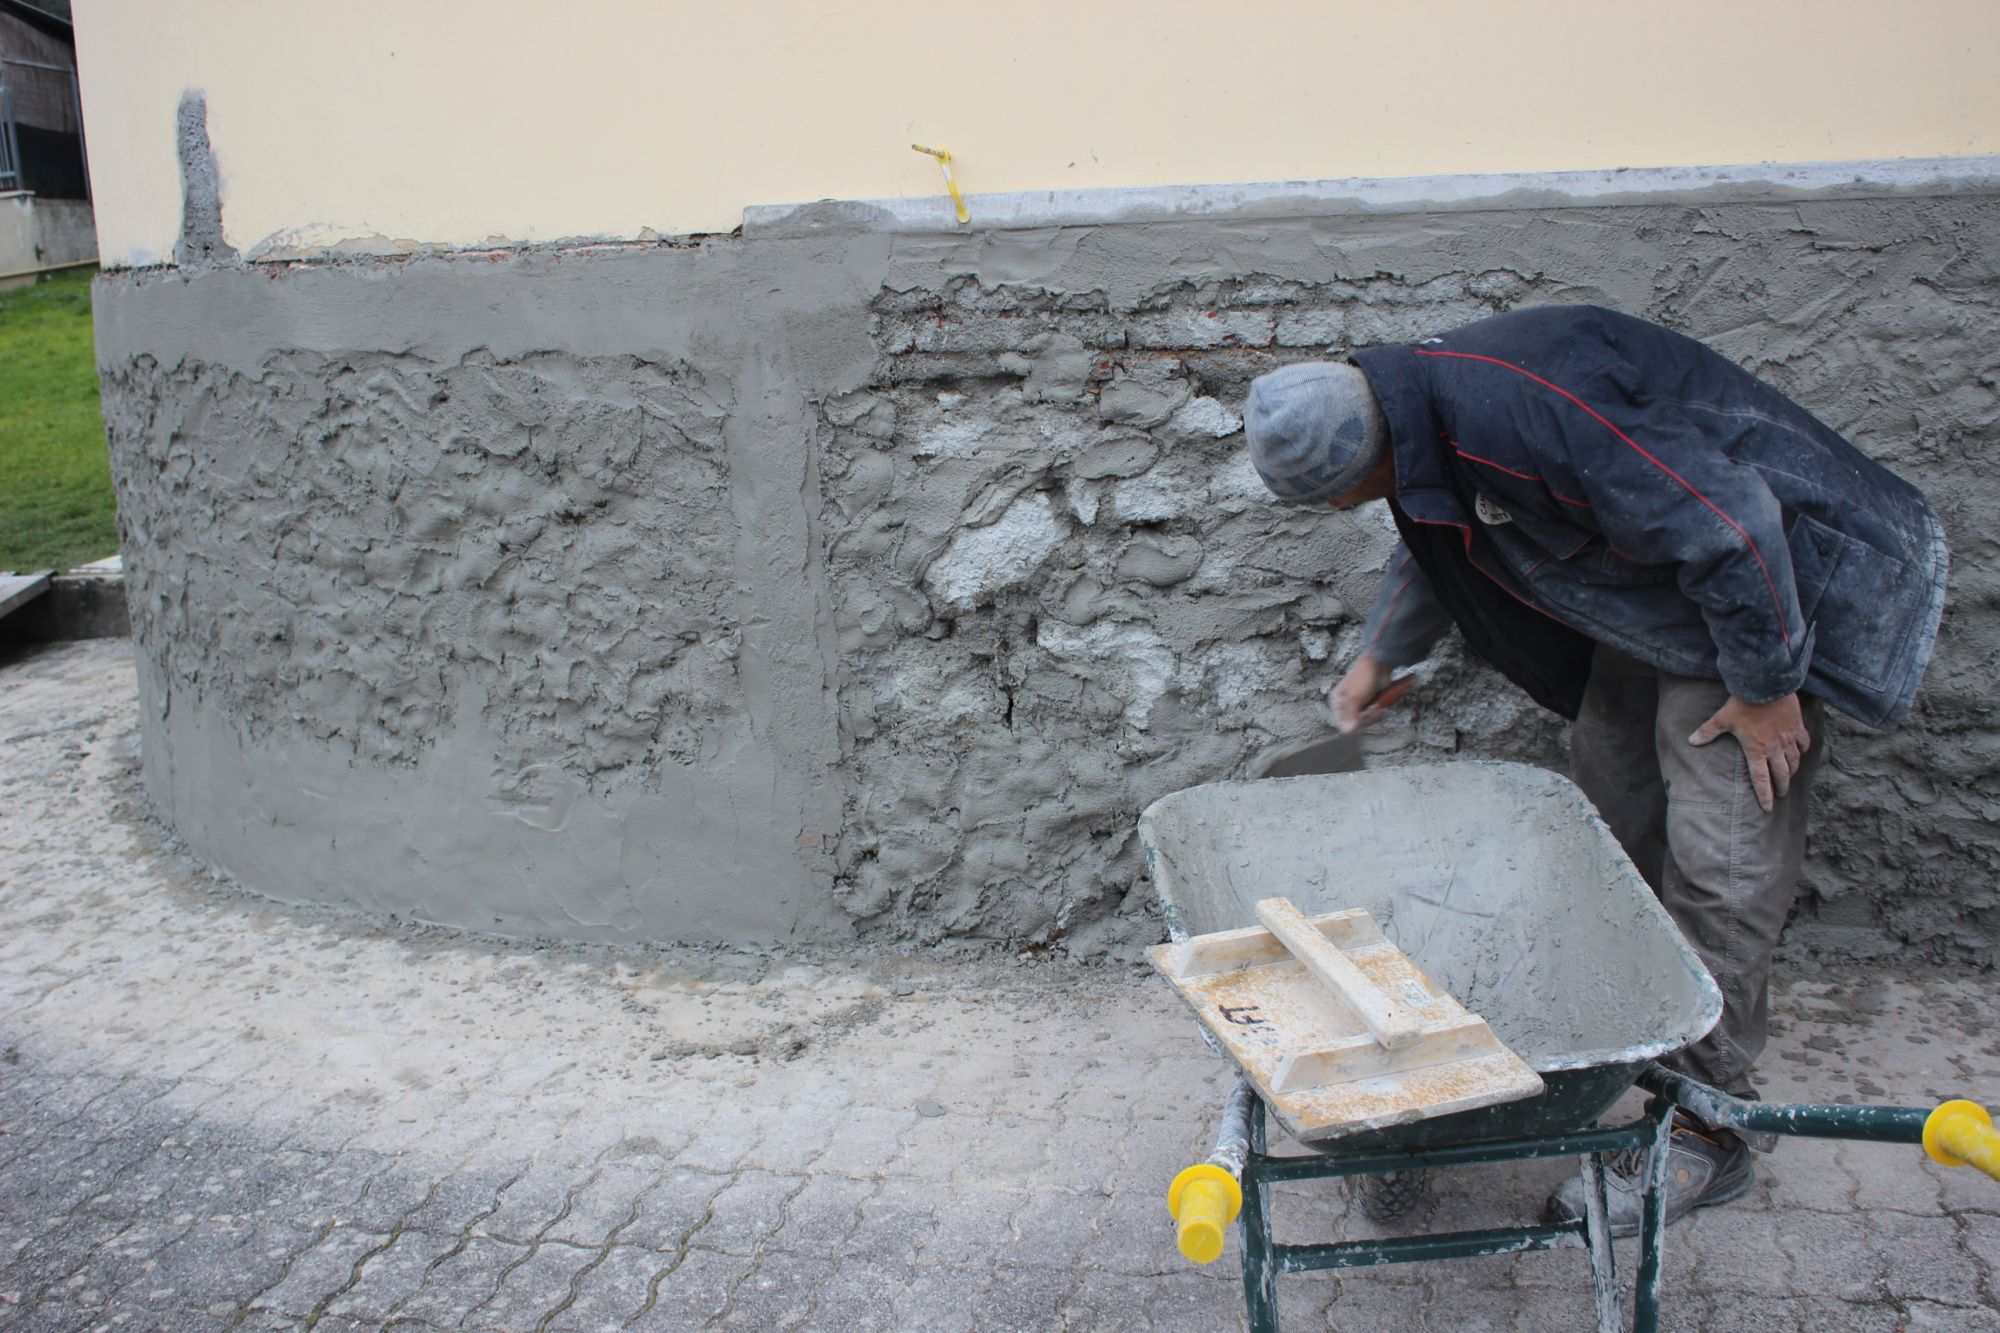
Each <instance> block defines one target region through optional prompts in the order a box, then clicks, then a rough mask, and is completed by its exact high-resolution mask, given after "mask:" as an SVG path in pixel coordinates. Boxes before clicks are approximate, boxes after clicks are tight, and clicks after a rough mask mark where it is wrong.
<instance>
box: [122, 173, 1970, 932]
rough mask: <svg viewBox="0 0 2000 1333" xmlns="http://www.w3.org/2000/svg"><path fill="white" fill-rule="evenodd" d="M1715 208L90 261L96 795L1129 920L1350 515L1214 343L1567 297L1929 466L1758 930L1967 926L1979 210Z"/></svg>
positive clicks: (617, 867)
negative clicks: (1244, 433) (1911, 596)
mask: <svg viewBox="0 0 2000 1333" xmlns="http://www.w3.org/2000/svg"><path fill="white" fill-rule="evenodd" d="M1743 193H1744V192H1743V191H1742V190H1740V189H1739V190H1736V191H1734V192H1733V195H1732V196H1727V197H1725V196H1719V195H1714V194H1707V193H1704V192H1703V191H1701V190H1699V189H1692V190H1690V191H1688V192H1686V193H1685V194H1684V195H1682V196H1678V197H1670V198H1669V197H1657V196H1655V197H1652V198H1649V199H1648V200H1646V201H1643V202H1633V203H1630V204H1622V205H1621V204H1619V203H1616V202H1604V201H1598V202H1591V203H1578V204H1576V205H1574V206H1564V205H1563V204H1561V203H1560V202H1556V203H1551V202H1549V201H1547V200H1546V199H1538V200H1537V201H1536V203H1535V204H1534V206H1531V207H1530V206H1514V207H1508V206H1503V205H1502V204H1498V203H1496V204H1495V205H1494V206H1491V207H1486V208H1477V207H1463V206H1460V207H1456V208H1454V209H1449V210H1444V209H1438V210H1415V211H1409V210H1405V211H1395V212H1361V211H1357V210H1352V209H1346V210H1343V209H1340V208H1329V209H1326V210H1323V211H1322V212H1320V213H1319V214H1318V215H1316V216H1296V215H1294V216H1225V217H1211V218H1204V219H1200V220H1192V219H1190V220H1162V221H1154V222H1147V223H1125V224H1105V225H1086V224H1082V223H1079V224H1077V225H1066V226H1050V227H1045V228H1017V229H1010V230H994V231H982V230H979V229H977V228H974V229H972V230H970V231H969V232H965V233H957V234H939V233H936V232H934V231H927V230H923V229H920V228H919V229H903V228H900V227H898V226H897V225H894V224H893V223H892V222H886V221H885V220H884V219H883V217H882V216H881V215H879V214H877V213H875V212H872V211H871V210H869V209H866V208H839V207H835V208H828V207H821V208H808V209H804V210H801V211H800V212H798V213H797V214H796V215H792V216H789V217H779V218H777V219H774V220H769V221H767V222H765V223H763V224H760V225H758V226H755V227H752V228H751V229H749V230H748V231H747V232H746V233H745V234H744V235H741V236H736V237H716V238H708V239H705V240H701V241H699V242H691V243H682V244H666V243H661V244H623V245H615V246H595V247H587V248H571V249H540V250H534V249H530V250H509V251H493V252H480V253H458V254H452V255H444V256H428V257H418V258H410V259H405V260H397V261H383V260H364V261H349V262H324V263H298V264H289V265H271V266H251V267H245V266H243V265H240V264H236V263H228V262H225V263H216V264H211V265H207V266H191V267H189V268H187V269H184V270H160V271H149V272H132V273H124V274H113V275H108V276H106V277H105V278H103V279H100V289H99V298H98V303H97V308H98V319H99V349H100V358H101V362H102V369H103V373H104V384H105V391H106V420H107V425H108V428H109V430H110V434H111V439H112V447H113V457H114V464H115V469H116V474H117V478H118V484H119V492H120V505H121V521H122V522H123V524H124V526H125V554H126V560H127V565H128V571H129V577H130V579H131V581H132V597H131V604H132V612H133V620H134V631H135V635H136V637H137V641H138V643H139V646H140V650H141V652H140V657H141V663H142V668H141V688H142V691H143V693H144V697H145V700H146V703H147V733H146V741H145V755H146V767H147V774H148V780H149V782H150V784H151V786H152V789H153V791H154V793H155V794H156V796H157V798H158V799H159V801H160V803H161V806H162V808H163V810H164V811H165V813H166V814H167V816H168V817H169V818H170V819H171V821H172V822H173V823H174V825H175V827H176V828H177V829H178V830H179V831H180V832H181V834H182V835H183V836H184V837H185V838H186V840H187V841H188V843H189V844H190V846H192V847H193V848H195V849H196V850H197V851H198V852H200V853H202V854H204V855H206V856H207V857H209V858H210V859H211V860H213V861H214V862H215V863H216V864H217V865H218V866H220V867H221V868H223V869H225V870H227V871H229V872H231V873H233V874H235V875H237V876H238V877H240V878H241V879H242V880H243V881H244V882H245V883H247V884H248V885H250V886H251V887H253V888H256V889H259V890H261V891H263V892H266V893H270V894H273V895H275V896H278V897H283V898H288V899H300V900H313V901H330V902H338V903H345V904H351V905H354V906H358V907H362V908H364V909H366V910H370V911H373V912H378V913H393V914H397V915H406V916H411V917H417V918H421V919H426V920H434V921H441V922H445V923H449V924H455V925H463V926H470V927H475V928H480V929H487V930H498V931H503V932H507V933H514V934H550V935H561V936H568V937H580V938H592V939H618V940H639V939H685V940H717V941H729V942H737V943H744V942H765V943H768V942H773V941H814V942H827V941H856V940H858V941H860V942H861V943H863V944H868V945H881V946H891V945H893V946H906V945H914V944H925V943H933V942H937V941H941V940H947V939H966V940H974V941H1005V942H1007V943H1010V944H1012V945H1015V946H1018V947H1049V948H1059V949H1068V950H1071V951H1074V952H1079V953H1096V952H1104V951H1112V952H1123V951H1127V950H1129V949H1131V948H1132V947H1133V946H1135V945H1137V944H1139V943H1143V942H1146V941H1150V940H1152V939H1154V938H1157V937H1158V935H1159V933H1160V930H1161V927H1160V924H1159V922H1158V919H1157V917H1156V916H1155V915H1154V914H1153V912H1152V909H1151V905H1150V899H1149V895H1148V892H1147V885H1146V881H1145V867H1144V865H1143V863H1142V859H1141V857H1140V855H1139V853H1138V850H1137V847H1136V844H1135V841H1134V839H1133V836H1132V830H1133V825H1134V821H1135V819H1136V817H1137V814H1138V812H1139V810H1140V809H1142V808H1143V807H1144V805H1145V804H1146V803H1147V802H1149V801H1151V800H1152V799H1154V798H1156V797H1158V796H1160V795H1162V794H1164V793H1166V792H1169V791H1173V790H1176V789H1178V788H1181V787H1185V786H1189V785H1192V784H1195V783H1199V782H1204V781H1209V780H1214V779H1218V778H1224V777H1229V776H1232V775H1235V774H1236V773H1238V772H1240V770H1241V767H1242V765H1243V763H1244V761H1245V760H1246V759H1247V758H1248V757H1249V756H1250V755H1252V754H1254V753H1255V752H1256V751H1257V750H1258V749H1260V748H1261V747H1262V746H1264V745H1266V744H1269V743H1271V742H1273V741H1274V740H1278V739H1284V738H1289V737H1293V736H1298V735H1303V734H1305V733H1307V732H1308V731H1310V730H1311V729H1313V728H1314V727H1316V726H1318V725H1319V723H1318V721H1317V719H1316V717H1315V711H1314V709H1315V702H1316V697H1317V695H1318V694H1319V692H1320V691H1321V690H1322V689H1323V688H1324V686H1325V684H1326V683H1327V682H1328V681H1329V680H1330V679H1331V678H1332V677H1333V676H1334V675H1335V674H1336V673H1337V671H1338V670H1339V668H1340V667H1341V666H1342V665H1343V664H1344V663H1345V661H1346V660H1347V659H1348V658H1349V657H1351V655H1352V653H1353V651H1354V650H1355V647H1356V644H1355V638H1356V631H1357V625H1358V621H1359V619H1360V616H1361V614H1362V612H1363V611H1364V610H1365V608H1366V605H1367V602H1368V599H1369V597H1370V595H1371V593H1372V591H1373V584H1374V580H1375V576H1376V573H1377V571H1379V569H1380V568H1381V565H1382V563H1383V561H1384V560H1385V558H1386V556H1387V553H1388V550H1389V546H1390V543H1391V540H1392V538H1391V534H1390V531H1389V529H1388V527H1387V525H1386V524H1385V522H1384V520H1383V516H1382V515H1381V514H1380V513H1379V512H1371V511H1362V512H1359V513H1356V514H1347V515H1342V514H1333V513H1329V512H1324V511H1300V510H1294V509H1285V508H1280V507H1277V506H1275V505H1272V504H1270V503H1269V502H1268V501H1267V500H1266V498H1265V496H1264V495H1263V493H1262V490H1261V487H1260V486H1259V484H1258V483H1257V481H1256V479H1255V477H1254V475H1253V474H1252V473H1251V472H1250V470H1249V469H1248V467H1247V465H1246V463H1245V460H1244V458H1243V450H1242V443H1241V434H1240V423H1239V420H1238V417H1237V412H1238V410H1239V408H1240V404H1241V402H1242V398H1243V394H1244V390H1245V387H1246V385H1247V383H1248V381H1249V380H1250V378H1252V377H1253V376H1254V375H1256V374H1258V373H1260V372H1262V371H1264V370H1267V369H1269V368H1271V367H1273V366H1275V365H1278V364H1281V363H1283V362H1286V361H1290V360H1295V359H1301V358H1308V357H1320V356H1327V355H1341V354H1344V353H1346V352H1348V351H1351V350H1353V349H1355V348H1359V347H1364V346H1371V345H1377V344H1381V343H1385V342H1400V341H1408V340H1413V339H1417V338H1421V337H1423V336H1426V335H1428V334H1429V333H1431V332H1435V331H1438V330H1441V329H1444V328H1449V327H1452V326H1454V325H1457V324H1460V323H1463V322H1466V321H1468V320H1472V319H1476V318H1479V317H1481V316H1483V315H1486V314H1490V313H1494V312H1497V311H1501V310H1506V309H1511V308H1514V307H1517V306H1520V305H1524V304H1534V303H1545V302H1553V301H1595V302H1601V303H1604V304H1608V305H1612V306H1616V307H1619V308H1621V309H1625V310H1629V311H1632V312H1633V313H1636V314H1640V315H1644V316H1647V317H1649V318H1653V319H1656V320H1659V321H1661V322H1664V323H1666V324H1669V325H1671V326H1673V327H1675V328H1679V329H1682V330H1684V331H1686V332H1688V333H1691V334H1693V335H1695V336H1697V337H1700V338H1703V339H1705V340H1707V341H1709V342H1710V343H1712V344H1713V345H1714V346H1716V347H1717V348H1718V349H1720V350H1721V351H1723V352H1724V353H1725V354H1727V355H1729V356H1731V357H1733V358H1735V359H1736V360H1738V361H1739V362H1741V363H1742V364H1744V365H1746V366H1748V367H1749V368H1750V369H1752V370H1754V371H1756V372H1757V373H1759V374H1761V375H1763V376H1765V377H1766V378H1768V379H1770V380H1771V381H1772V382H1774V383H1776V384H1777V385H1778V386H1779V387H1781V388H1783V389H1784V390H1786V391H1787V392H1789V393H1791V394H1792V395H1793V396H1795V397H1796V398H1798V399H1799V400H1800V401H1801V402H1803V403H1805V404H1807V405H1809V406H1810V407H1811V408H1812V409H1813V410H1814V411H1816V412H1817V413H1818V414H1819V415H1820V416H1822V417H1823V418H1824V419H1825V420H1827V421H1828V422H1829V423H1830V424H1832V425H1833V426H1835V427H1836V428H1838V429H1840V430H1842V431H1844V432H1845V433H1847V434H1848V435H1849V436H1850V437H1851V438H1853V439H1854V440H1855V442H1856V443H1857V444H1858V445H1860V447H1862V448H1863V449H1864V450H1866V451H1868V452H1869V453H1871V454H1873V455H1875V456H1876V457H1878V458H1880V459H1882V460H1883V461H1884V462H1886V463H1888V464H1889V465H1890V466H1892V467H1894V468H1895V469H1897V470H1898V471H1899V472H1901V473H1903V474H1904V475H1906V476H1909V477H1910V478H1912V479H1913V480H1916V481H1917V482H1919V483H1920V484H1922V485H1923V486H1925V488H1926V489H1927V490H1928V491H1929V492H1930V493H1931V495H1932V496H1933V498H1934V500H1935V502H1936V504H1937V506H1938V508H1939V510H1940V512H1941V513H1942V515H1943V517H1944V521H1945V524H1946V527H1947V530H1948V532H1949V534H1950V536H1951V538H1952V541H1953V547H1954V565H1953V583H1952V589H1951V595H1950V601H1949V605H1948V608H1947V619H1946V623H1945V628H1944V632H1943V635H1942V638H1941V640H1940V643H1939V648H1938V653H1937V657H1936V659H1935V662H1934V664H1933V666H1932V668H1931V672H1930V675H1929V677H1928V679H1927V681H1926V683H1925V686H1924V689H1923V692H1922V694H1921V695H1920V698H1919V704H1918V708H1917V711H1916V713H1915V715H1914V716H1913V717H1912V719H1911V720H1910V722H1909V723H1908V724H1907V725H1906V726H1905V727H1904V728H1903V729H1902V730H1901V731H1899V732H1897V733H1896V734H1894V735H1890V736H1873V735H1869V734H1866V733H1863V732H1862V731H1860V730H1859V729H1858V728H1855V727H1852V726H1847V725H1842V726H1840V727H1838V728H1837V729H1836V734H1835V735H1834V736H1833V737H1831V744H1832V753H1831V758H1830V766H1829V768H1828V769H1827V770H1826V774H1825V777H1824V780H1823V787H1822V790H1821V793H1820V797H1819V801H1818V808H1817V811H1816V820H1815V828H1814V841H1813V850H1812V859H1811V863H1810V865H1809V867H1808V871H1807V887H1806V891H1805V894H1804V896H1803V900H1802V908H1801V919H1800V921H1799V922H1798V923H1797V926H1796V932H1797V934H1798V936H1799V937H1800V938H1802V939H1808V940H1810V941H1813V942H1815V943H1817V944H1819V945H1822V946H1825V947H1829V948H1833V949H1837V950H1841V951H1845V952H1849V953H1869V952H1878V951H1885V950H1894V949H1915V950H1916V951H1918V952H1923V953H1929V954H1935V955H1938V956H1947V957H1954V958H1962V959H1969V958H1977V959H1987V958H1989V957H1990V956H1991V955H1992V953H1993V951H1994V946H1995V944H1996V942H1997V940H1996V933H1995V930H1996V919H1995V916H1994V913H1995V908H1996V903H1997V901H2000V894H1996V888H1995V886H1996V875H1995V871H1996V857H1995V853H1994V847H1993V840H1992V837H1991V833H1990V829H1991V827H1992V821H1993V820H1994V817H1995V815H1996V813H2000V809H1996V804H1997V803H1996V792H1995V785H1996V770H2000V744H1996V736H1995V732H1994V727H1993V717H1992V709H1993V703H1992V690H1991V687H1990V672H1989V670H1988V666H1987V664H1988V663H1989V662H1990V661H1991V659H1992V655H1993V653H1994V651H1995V648H1996V646H2000V645H1996V643H1995V638H1996V631H2000V622H1996V620H1995V617H1994V607H1993V602H1994V599H1995V595H1996V590H2000V560H1996V552H1995V547H1994V543H1993V541H1992V540H1991V538H1990V537H1989V536H1988V535H1987V534H1990V533H1991V532H1993V531H1995V530H1996V526H1995V525H1996V521H2000V513H1996V510H2000V488H1996V483H1995V480H1994V478H1993V476H1992V474H1991V469H1990V467H1989V466H1988V464H1987V461H1986V457H1985V455H1986V452H1987V450H1988V449H1989V448H1990V446H1991V445H1992V442H1993V438H1994V428H1995V424H1996V417H2000V399H1996V395H1995V386H1996V384H2000V344H1996V341H1995V339H1994V338H1993V336H1992V334H1993V330H1994V329H1995V327H1996V319H1997V318H2000V211H1996V208H1995V203H1996V196H1995V192H1994V191H1993V190H1992V189H1990V188H1956V187H1955V188H1953V189H1950V190H1940V191H1935V192H1930V193H1924V192H1908V191H1904V192H1896V191H1884V192H1883V193H1882V195H1881V196H1879V197H1877V196H1872V195H1868V194H1866V193H1865V192H1861V193H1860V194H1859V195H1858V197H1857V196H1856V194H1855V193H1854V192H1850V193H1849V196H1848V197H1815V196H1812V195H1805V194H1796V193H1792V194H1780V193H1779V192H1774V194H1777V195H1778V197H1771V198H1767V199H1763V200H1746V199H1744V198H1743V197H1742V195H1743ZM1369 743H1370V745H1371V747H1372V748H1373V751H1374V756H1373V757H1374V761H1375V762H1377V763H1404V762H1421V761H1449V760H1452V759H1455V758H1460V757H1467V756H1500V757H1509V758H1518V759H1527V760H1531V761H1536V762H1542V763H1547V764H1550V765H1553V766H1560V765H1561V762H1562V750H1563V729H1562V726H1561V724H1560V723H1559V722H1558V721H1557V720H1556V719H1554V718H1552V717H1550V716H1548V715H1546V714H1542V713H1540V712H1538V711H1537V710H1535V709H1534V708H1533V707H1532V705H1529V704H1528V703H1526V701H1525V700H1524V699H1522V698H1521V697H1520V696H1519V695H1518V694H1517V693H1515V692H1514V691H1512V690H1511V689H1510V687H1508V686H1507V685H1505V683H1504V682H1501V681H1499V680H1498V679H1497V678H1496V677H1494V676H1493V675H1492V674H1491V673H1489V672H1487V671H1486V670H1484V669H1483V668H1481V667H1478V666H1477V665H1475V664H1471V663H1468V662H1467V661H1465V660H1464V659H1463V658H1462V657H1461V655H1460V654H1459V653H1458V651H1457V649H1456V648H1451V649H1448V650H1447V651H1446V652H1445V653H1444V654H1443V655H1442V656H1441V659H1440V660H1439V661H1438V662H1437V663H1436V664H1434V665H1433V666H1432V667H1430V668H1426V679H1425V681H1424V684H1423V686H1422V688H1421V690H1420V691H1419V694H1418V697H1417V701H1416V702H1415V703H1414V704H1413V705H1406V706H1405V707H1404V708H1403V709H1402V710H1400V711H1399V712H1398V714H1397V715H1396V716H1395V717H1394V718H1393V719H1392V721H1391V722H1390V723H1389V724H1387V725H1386V726H1385V727H1384V728H1383V729H1382V730H1381V731H1380V732H1379V733H1378V734H1376V735H1374V736H1373V737H1371V739H1370V742H1369ZM1300 817H1301V818H1307V819H1309V818H1311V812H1310V811H1302V812H1301V813H1300ZM1385 817H1392V815H1388V814H1385ZM1523 836H1531V832H1530V831H1527V830H1524V832H1523ZM1255 854H1256V849H1254V848H1246V850H1245V855H1246V856H1254V855H1255Z"/></svg>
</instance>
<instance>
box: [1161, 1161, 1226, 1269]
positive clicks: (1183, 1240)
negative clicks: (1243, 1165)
mask: <svg viewBox="0 0 2000 1333" xmlns="http://www.w3.org/2000/svg"><path fill="white" fill-rule="evenodd" d="M1167 1211H1168V1212H1169V1213H1171V1214H1173V1216H1174V1218H1175V1219H1176V1220H1178V1221H1179V1222H1180V1227H1179V1228H1178V1232H1177V1237H1176V1238H1177V1239H1178V1240H1179V1241H1180V1247H1181V1253H1182V1254H1184V1255H1186V1256H1187V1257H1188V1259H1189V1260H1191V1261H1192V1262H1194V1263H1198V1264H1212V1263H1214V1262H1215V1261H1216V1259H1217V1258H1218V1257H1219V1256H1220V1255H1221V1254H1222V1233H1223V1230H1224V1229H1225V1228H1226V1227H1228V1225H1229V1224H1230V1223H1231V1222H1234V1221H1235V1220H1236V1215H1237V1214H1238V1213H1240V1212H1242V1211H1243V1187H1242V1186H1241V1185H1238V1184H1237V1183H1236V1177H1235V1176H1232V1175H1230V1174H1229V1173H1228V1172H1227V1171H1225V1170H1223V1169H1222V1168H1221V1167H1219V1166H1216V1165H1215V1164H1214V1163H1212V1162H1203V1163H1202V1164H1201V1165H1200V1166H1191V1167H1189V1168H1188V1169H1187V1170H1185V1171H1183V1172H1181V1173H1180V1174H1179V1175H1177V1176H1175V1177H1174V1183H1173V1184H1171V1185H1169V1186H1167Z"/></svg>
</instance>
